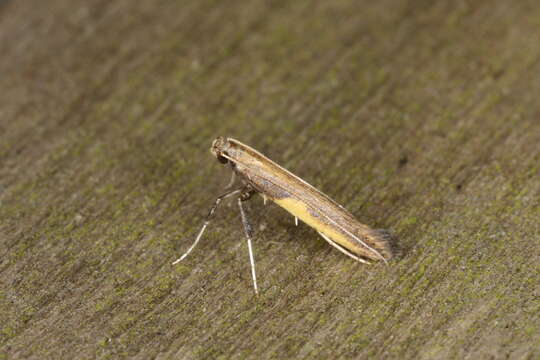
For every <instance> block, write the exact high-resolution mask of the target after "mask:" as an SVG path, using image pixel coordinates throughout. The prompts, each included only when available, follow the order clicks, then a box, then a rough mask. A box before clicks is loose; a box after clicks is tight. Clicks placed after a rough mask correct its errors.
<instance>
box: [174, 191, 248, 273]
mask: <svg viewBox="0 0 540 360" xmlns="http://www.w3.org/2000/svg"><path fill="white" fill-rule="evenodd" d="M240 191H242V189H238V190H233V191H230V192H228V193H225V194H223V195H221V196H219V197H218V198H217V199H216V202H215V203H214V205H213V206H212V207H211V208H210V211H209V212H208V215H206V220H205V221H204V224H203V226H202V228H201V231H199V234H198V235H197V237H196V238H195V241H194V242H193V245H191V246H190V247H189V249H188V250H187V251H186V252H185V253H184V255H182V256H180V257H179V258H178V259H176V260H175V261H174V262H173V263H172V264H173V265H175V264H178V263H179V262H180V261H182V260H184V259H185V258H186V256H188V255H189V253H190V252H191V251H192V250H193V249H194V248H195V246H197V244H198V243H199V240H201V237H202V234H203V233H204V230H206V227H207V226H208V224H209V223H210V220H212V217H213V215H214V211H216V208H217V207H218V205H219V203H220V202H221V200H223V199H226V198H228V197H230V196H233V195H236V194H238V193H239V192H240Z"/></svg>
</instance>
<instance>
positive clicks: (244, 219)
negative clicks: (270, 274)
mask: <svg viewBox="0 0 540 360" xmlns="http://www.w3.org/2000/svg"><path fill="white" fill-rule="evenodd" d="M238 206H239V207H240V216H241V217H242V224H243V225H244V233H245V234H246V238H247V244H248V251H249V262H250V264H251V277H252V279H253V288H254V289H255V294H256V295H259V290H258V289H257V275H256V274H255V258H254V257H253V248H252V247H251V225H250V224H249V222H248V220H247V217H246V213H245V212H244V207H243V206H242V199H241V198H238Z"/></svg>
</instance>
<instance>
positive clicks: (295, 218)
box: [294, 216, 298, 226]
mask: <svg viewBox="0 0 540 360" xmlns="http://www.w3.org/2000/svg"><path fill="white" fill-rule="evenodd" d="M294 224H295V225H296V226H298V218H297V217H296V216H295V217H294Z"/></svg>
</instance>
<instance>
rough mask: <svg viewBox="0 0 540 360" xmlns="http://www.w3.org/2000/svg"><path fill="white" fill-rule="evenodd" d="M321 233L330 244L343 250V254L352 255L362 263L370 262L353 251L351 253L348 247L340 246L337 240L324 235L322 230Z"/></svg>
mask: <svg viewBox="0 0 540 360" xmlns="http://www.w3.org/2000/svg"><path fill="white" fill-rule="evenodd" d="M318 233H319V235H321V237H322V238H323V239H324V240H326V241H327V242H328V243H329V244H330V245H332V246H333V247H335V248H336V249H338V250H339V251H341V252H342V253H343V254H345V255H347V256H348V257H351V258H353V259H354V260H356V261H359V262H361V263H364V264H370V262H369V261H366V260H364V259H362V258H359V257H358V256H356V255H354V254H353V253H351V252H350V251H348V250H347V249H345V248H344V247H342V246H340V245H339V244H337V243H336V242H334V241H332V240H331V239H330V238H329V237H328V236H326V235H324V234H323V233H321V232H318Z"/></svg>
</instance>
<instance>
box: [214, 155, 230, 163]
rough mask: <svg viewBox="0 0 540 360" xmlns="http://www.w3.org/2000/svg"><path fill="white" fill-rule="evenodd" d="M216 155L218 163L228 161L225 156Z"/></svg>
mask: <svg viewBox="0 0 540 360" xmlns="http://www.w3.org/2000/svg"><path fill="white" fill-rule="evenodd" d="M216 157H217V159H218V161H219V162H220V163H222V164H226V163H228V162H229V160H227V158H225V157H223V156H221V155H219V154H218V155H217V156H216Z"/></svg>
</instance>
